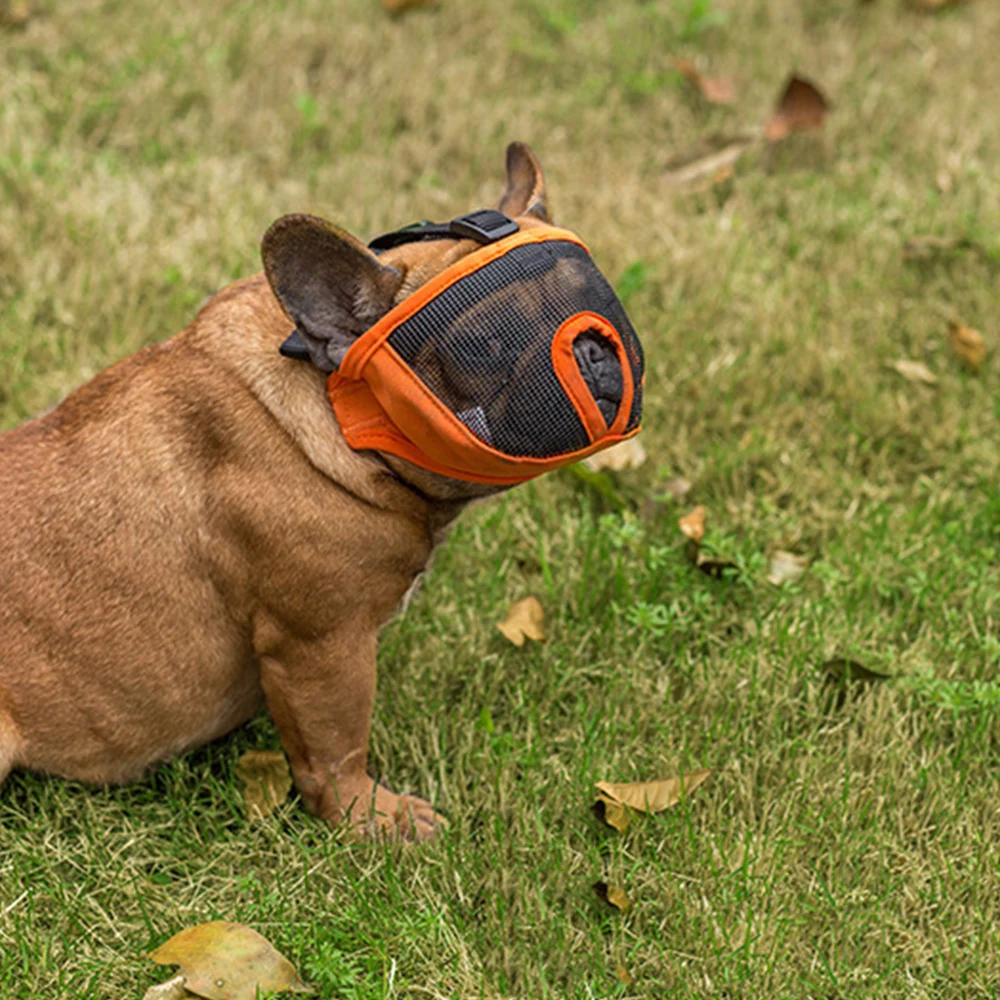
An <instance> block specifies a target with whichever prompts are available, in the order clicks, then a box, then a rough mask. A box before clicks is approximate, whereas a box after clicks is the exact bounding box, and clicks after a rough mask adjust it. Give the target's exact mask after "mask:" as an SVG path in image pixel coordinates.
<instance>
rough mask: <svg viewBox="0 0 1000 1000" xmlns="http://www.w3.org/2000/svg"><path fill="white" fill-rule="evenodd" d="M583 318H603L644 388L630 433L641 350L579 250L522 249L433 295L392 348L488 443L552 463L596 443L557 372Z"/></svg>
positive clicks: (552, 245) (562, 246)
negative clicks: (572, 324) (565, 332)
mask: <svg viewBox="0 0 1000 1000" xmlns="http://www.w3.org/2000/svg"><path fill="white" fill-rule="evenodd" d="M580 312H594V313H597V314H598V315H600V316H602V317H604V318H605V319H606V320H607V321H608V322H609V323H611V325H613V326H614V327H615V328H616V329H617V330H618V332H619V334H620V335H621V338H622V341H623V343H624V344H625V349H626V353H627V355H628V362H629V365H630V367H631V369H632V378H633V382H634V384H635V390H636V391H635V398H634V400H633V404H632V413H631V416H630V420H629V424H628V429H631V428H633V427H635V426H636V425H637V424H638V422H639V416H640V414H641V409H642V400H641V388H640V382H641V379H642V370H643V359H642V348H641V347H640V345H639V341H638V339H637V338H636V335H635V331H634V330H633V329H632V324H631V323H630V322H629V320H628V317H627V316H626V314H625V310H624V309H623V308H622V305H621V303H620V302H619V301H618V297H617V296H616V295H615V293H614V291H613V289H612V288H611V286H610V285H609V284H608V283H607V281H605V279H604V277H603V276H602V275H601V273H600V271H598V269H597V268H596V267H595V265H594V263H593V262H592V261H591V259H590V256H589V255H588V254H587V252H586V251H585V250H584V249H583V248H582V247H579V246H577V245H576V244H575V243H569V242H566V241H564V240H558V241H549V242H545V243H529V244H525V245H523V246H519V247H515V248H514V249H512V250H510V251H508V252H507V253H506V254H504V255H503V256H502V257H500V258H498V259H497V260H494V261H492V262H491V263H489V264H487V265H485V266H484V267H482V268H480V269H479V270H477V271H475V272H473V273H472V274H470V275H467V276H466V277H464V278H461V279H460V280H459V281H457V282H456V283H455V284H453V285H452V286H451V287H450V288H448V289H447V290H445V291H444V292H442V293H441V294H440V295H438V296H436V297H435V298H433V299H432V300H431V301H430V302H428V303H427V305H425V306H424V307H423V308H421V309H420V310H419V311H418V312H417V313H416V314H415V315H413V316H411V317H410V318H409V319H408V320H406V321H405V322H404V323H402V324H400V326H399V327H398V328H397V329H396V330H395V331H394V332H393V333H392V335H391V336H390V337H389V344H390V346H391V347H392V348H393V349H394V350H395V351H396V352H397V353H398V354H399V355H400V356H401V357H402V358H403V359H404V360H405V361H406V362H407V363H408V364H409V365H410V366H411V368H412V369H413V370H414V371H415V372H416V374H417V375H418V376H419V377H420V378H421V379H422V380H423V382H424V384H425V385H427V387H428V388H429V389H430V390H431V392H433V393H434V395H435V396H437V397H438V399H440V400H441V401H442V402H443V403H444V404H445V405H446V406H448V408H449V409H450V410H451V411H452V412H453V413H454V414H455V415H456V416H457V417H458V419H459V420H461V421H462V423H464V424H465V425H466V426H467V427H468V428H469V429H470V430H471V431H472V432H473V433H474V434H475V435H476V436H477V437H478V438H479V439H480V440H481V441H483V442H484V443H486V444H488V445H490V446H492V447H493V448H496V449H497V450H499V451H501V452H503V453H504V454H507V455H511V456H514V457H531V458H551V457H554V456H558V455H563V454H566V453H567V452H572V451H577V450H579V449H581V448H585V447H586V446H587V445H588V444H589V443H590V442H589V438H588V437H587V432H586V430H585V429H584V427H583V425H582V424H581V422H580V419H579V417H577V415H576V411H575V410H574V409H573V406H572V404H571V403H570V401H569V400H568V399H567V397H566V394H565V392H564V391H563V389H562V386H561V385H560V383H559V380H558V378H557V377H556V373H555V370H554V368H553V365H552V338H553V336H554V334H555V332H556V330H558V329H559V327H560V326H561V325H562V323H563V322H564V321H565V320H567V319H569V318H570V317H571V316H574V315H576V314H577V313H580ZM404 431H405V428H404Z"/></svg>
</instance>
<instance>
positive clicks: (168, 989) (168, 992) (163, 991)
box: [142, 976, 195, 1000]
mask: <svg viewBox="0 0 1000 1000" xmlns="http://www.w3.org/2000/svg"><path fill="white" fill-rule="evenodd" d="M193 996H195V994H194V993H189V992H188V991H187V990H186V989H184V977H183V976H174V978H173V979H169V980H167V982H165V983H160V985H159V986H150V987H149V989H148V990H146V992H145V993H144V994H143V995H142V1000H189V998H190V997H193Z"/></svg>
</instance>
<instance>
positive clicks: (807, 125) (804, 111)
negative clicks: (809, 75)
mask: <svg viewBox="0 0 1000 1000" xmlns="http://www.w3.org/2000/svg"><path fill="white" fill-rule="evenodd" d="M829 113H830V105H829V103H828V102H827V99H826V98H825V97H824V96H823V94H822V93H821V92H820V90H819V88H818V87H817V86H816V85H815V84H814V83H810V82H809V81H808V80H806V79H804V78H803V77H801V76H795V75H794V74H793V75H792V76H790V77H789V78H788V83H786V84H785V89H784V90H783V91H782V93H781V97H779V98H778V103H777V105H776V107H775V109H774V113H773V114H772V115H771V117H770V119H769V120H768V122H767V124H766V125H765V126H764V137H765V138H766V139H768V140H769V141H770V142H777V141H778V140H780V139H784V138H785V137H786V136H788V135H791V133H792V132H813V131H817V130H819V129H821V128H822V127H823V125H824V123H825V122H826V116H827V115H828V114H829Z"/></svg>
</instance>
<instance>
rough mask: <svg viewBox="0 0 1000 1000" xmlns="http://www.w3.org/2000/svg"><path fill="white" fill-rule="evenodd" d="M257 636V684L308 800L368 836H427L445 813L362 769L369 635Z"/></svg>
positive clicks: (371, 651) (369, 689) (371, 686)
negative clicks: (398, 792)
mask: <svg viewBox="0 0 1000 1000" xmlns="http://www.w3.org/2000/svg"><path fill="white" fill-rule="evenodd" d="M261 631H263V632H264V633H269V634H268V635H266V638H264V641H258V642H257V643H256V644H257V646H258V658H259V662H260V677H261V686H262V687H263V689H264V696H265V698H266V699H267V706H268V709H269V710H270V712H271V716H272V718H273V719H274V722H275V725H276V726H277V728H278V735H279V736H280V737H281V742H282V744H283V745H284V747H285V751H286V752H287V754H288V759H289V761H290V763H291V768H292V775H293V777H294V778H295V784H296V786H297V787H298V789H299V792H300V793H301V795H302V798H303V799H304V800H305V803H306V805H307V806H308V807H309V809H311V810H312V811H313V812H314V813H316V814H317V815H318V816H321V817H322V818H323V819H325V820H328V821H329V822H330V823H332V824H336V823H340V822H341V821H342V820H344V819H345V818H347V819H348V820H349V821H350V822H351V823H352V824H354V825H355V826H356V827H358V828H359V829H361V830H362V831H363V832H364V833H365V834H367V835H368V836H388V837H398V838H401V839H405V840H425V839H428V838H430V837H433V836H434V834H435V833H436V832H437V831H438V829H439V828H440V827H441V826H442V825H443V822H444V821H443V819H442V817H440V816H439V815H438V814H437V813H435V812H434V810H433V808H431V805H430V803H428V802H425V801H424V800H423V799H419V798H416V797H414V796H409V795H396V794H395V793H393V792H390V791H389V790H388V789H387V788H383V787H382V786H381V785H377V784H376V783H375V782H374V781H373V780H372V779H371V778H370V777H369V776H368V772H367V762H368V733H369V729H370V726H371V713H372V704H373V701H374V698H375V649H376V644H377V637H376V635H375V633H374V632H373V633H371V634H358V632H357V631H355V630H353V629H346V630H344V631H342V632H338V633H336V634H333V635H329V636H325V637H322V638H319V639H299V638H292V637H290V636H288V635H287V634H286V635H281V636H280V638H279V636H278V635H276V634H275V631H276V630H273V629H271V628H267V627H265V628H264V629H263V630H260V629H258V640H259V639H260V638H262V637H261Z"/></svg>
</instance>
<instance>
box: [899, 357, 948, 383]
mask: <svg viewBox="0 0 1000 1000" xmlns="http://www.w3.org/2000/svg"><path fill="white" fill-rule="evenodd" d="M892 367H893V368H895V370H896V371H897V372H899V374H900V375H902V376H903V378H905V379H906V381H907V382H922V383H923V384H924V385H937V381H938V379H937V375H935V374H934V372H932V371H931V370H930V368H928V367H927V365H925V364H924V363H923V362H922V361H908V360H906V359H905V358H900V360H899V361H894V362H893V364H892Z"/></svg>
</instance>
